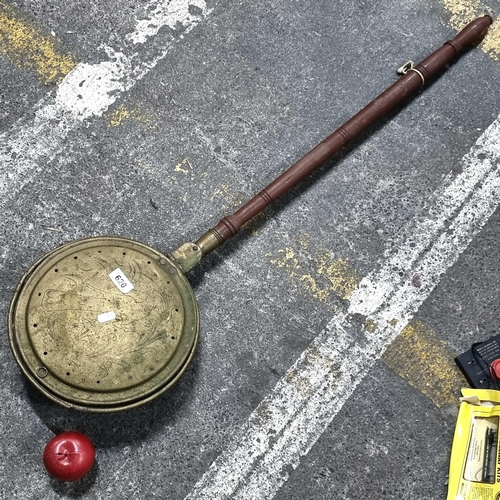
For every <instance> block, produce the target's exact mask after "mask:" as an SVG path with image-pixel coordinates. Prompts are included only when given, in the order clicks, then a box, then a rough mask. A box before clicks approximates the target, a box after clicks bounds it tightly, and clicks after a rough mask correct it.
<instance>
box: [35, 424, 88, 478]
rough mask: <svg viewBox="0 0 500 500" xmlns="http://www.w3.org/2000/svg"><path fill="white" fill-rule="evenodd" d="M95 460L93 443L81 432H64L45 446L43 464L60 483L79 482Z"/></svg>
mask: <svg viewBox="0 0 500 500" xmlns="http://www.w3.org/2000/svg"><path fill="white" fill-rule="evenodd" d="M94 460H95V450H94V445H93V444H92V441H90V439H89V438H88V437H87V436H85V435H84V434H82V433H81V432H76V431H69V432H63V433H62V434H59V435H57V436H55V437H53V438H52V439H51V440H50V441H49V442H48V443H47V445H46V446H45V450H44V452H43V464H44V465H45V468H46V469H47V472H48V473H49V474H50V475H51V476H52V477H53V478H55V479H58V480H59V481H77V480H78V479H81V478H82V477H83V476H85V474H87V473H88V472H89V471H90V469H91V468H92V465H93V464H94Z"/></svg>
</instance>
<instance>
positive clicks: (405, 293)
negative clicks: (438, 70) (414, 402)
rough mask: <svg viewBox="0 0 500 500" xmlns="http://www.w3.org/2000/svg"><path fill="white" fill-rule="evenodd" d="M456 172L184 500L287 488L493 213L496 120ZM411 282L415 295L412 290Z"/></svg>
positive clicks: (265, 494)
mask: <svg viewBox="0 0 500 500" xmlns="http://www.w3.org/2000/svg"><path fill="white" fill-rule="evenodd" d="M462 163H463V173H462V174H461V175H460V176H458V177H457V179H456V180H455V182H453V183H452V184H450V185H449V186H448V187H446V188H443V189H442V190H441V191H440V192H438V193H436V196H435V197H434V200H435V204H434V206H433V207H431V211H430V212H431V215H430V216H429V218H428V219H427V220H426V221H424V222H423V223H421V224H420V225H419V226H418V227H417V230H416V233H415V236H416V237H415V238H412V241H411V242H410V241H408V242H406V243H404V244H403V245H402V246H401V248H400V249H398V250H396V251H395V252H394V253H393V254H392V255H391V256H389V257H388V259H387V261H386V263H385V264H384V265H383V266H382V268H381V269H380V271H377V272H374V273H372V274H371V275H370V276H368V277H367V278H365V279H364V280H362V282H361V284H360V286H359V287H358V289H357V290H356V292H355V293H354V295H353V300H352V302H351V304H350V307H349V310H348V313H347V314H345V315H339V316H337V317H335V318H333V319H332V320H331V321H330V323H329V324H328V326H327V328H326V329H325V330H324V331H323V332H322V333H321V334H320V335H319V336H318V337H317V338H316V339H315V340H314V341H313V342H312V343H311V345H310V346H309V347H308V348H307V349H306V350H305V351H304V352H303V354H302V355H301V356H300V358H299V359H298V360H297V361H296V363H295V364H294V365H293V366H292V367H291V368H290V369H289V370H288V371H287V373H286V374H285V375H284V377H283V378H282V379H281V380H280V381H279V382H278V384H277V385H276V387H275V388H274V390H273V392H272V393H271V394H270V395H269V396H268V397H266V398H265V399H264V400H263V401H262V402H261V403H260V405H259V406H258V407H257V408H256V410H255V411H254V412H253V413H252V414H251V416H250V418H249V419H248V421H247V422H246V423H245V424H244V425H243V427H242V428H241V429H240V432H239V433H238V437H235V438H234V439H233V440H232V442H231V444H230V445H229V447H228V449H227V450H226V451H225V452H223V453H222V454H221V455H220V456H219V457H218V458H217V459H216V460H215V461H214V462H213V464H212V465H211V466H210V468H209V469H208V471H207V472H206V473H205V474H204V475H203V476H202V478H201V479H200V480H199V481H198V483H197V484H196V486H195V487H194V489H193V490H192V492H191V493H190V494H189V495H188V496H187V497H186V500H199V499H207V500H217V499H226V498H232V499H252V500H258V499H270V498H272V497H273V496H274V495H275V494H276V492H277V491H278V490H279V488H280V487H281V486H282V485H283V483H284V482H285V481H286V480H287V478H288V472H286V466H292V467H293V468H296V467H297V465H298V464H299V461H300V457H302V456H304V455H306V454H307V453H308V452H309V450H310V449H311V447H312V446H313V445H314V443H315V442H316V441H317V440H318V438H319V437H320V436H321V434H322V433H323V432H324V430H325V429H326V427H327V426H328V425H329V424H330V422H331V421H332V420H333V418H334V417H335V416H336V415H337V413H338V412H339V411H340V410H341V409H342V406H343V405H344V404H345V402H346V401H347V400H348V399H349V397H350V396H351V394H352V393H353V392H354V390H355V389H356V387H357V385H358V384H359V383H360V382H361V381H362V380H363V378H364V377H365V375H366V374H367V373H368V372H369V371H370V370H371V368H372V367H373V365H374V364H375V362H376V361H377V360H378V359H380V357H381V356H382V355H383V353H384V351H385V350H386V348H387V347H388V346H389V345H390V344H391V343H392V342H393V340H394V339H395V338H396V337H397V335H399V333H400V332H401V331H402V330H403V328H404V327H405V326H406V325H407V324H408V321H409V320H410V319H411V318H412V316H413V315H414V313H415V312H416V311H417V309H418V308H419V307H420V305H421V304H422V302H424V300H426V299H427V297H428V296H429V294H430V293H431V292H432V290H433V289H434V287H435V286H436V285H437V284H438V282H439V279H440V276H441V275H442V274H443V273H445V272H446V270H447V269H449V268H450V266H452V265H453V264H454V263H455V262H456V261H457V259H458V257H459V256H460V254H461V253H462V252H463V251H464V250H465V248H466V247H467V245H468V244H469V243H470V242H471V241H472V239H473V238H474V236H475V235H476V234H477V232H478V231H479V230H480V229H481V228H482V227H483V226H484V225H485V224H486V222H487V221H488V219H489V218H490V217H491V215H492V214H493V212H494V211H495V209H496V208H497V207H498V205H499V203H500V117H499V118H497V120H496V121H495V122H494V123H493V124H492V125H491V126H490V127H489V128H488V129H487V130H486V131H485V132H484V133H483V134H482V135H481V137H480V138H479V140H478V141H477V143H476V145H475V146H474V147H473V148H472V149H471V151H470V152H469V154H468V155H466V156H465V157H464V159H463V160H462ZM441 212H443V213H441ZM433 213H435V215H432V214H433ZM447 222H448V223H447ZM418 238H423V239H422V240H419V239H418ZM413 244H416V246H415V247H414V246H413ZM415 248H416V250H415ZM393 268H395V269H396V271H393ZM399 270H403V277H401V276H400V275H399ZM394 272H396V275H394ZM417 273H418V274H420V277H421V278H420V279H421V282H422V286H421V287H419V288H417V287H415V286H414V285H413V284H412V282H411V278H412V276H413V275H414V274H417ZM354 314H356V315H358V316H357V318H358V320H356V318H355V317H354V316H353V315H354ZM359 314H361V315H363V316H365V317H367V318H369V319H370V320H372V321H373V322H375V323H376V325H377V329H376V331H375V332H373V333H369V332H368V331H363V326H362V325H360V324H359Z"/></svg>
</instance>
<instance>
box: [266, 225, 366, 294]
mask: <svg viewBox="0 0 500 500" xmlns="http://www.w3.org/2000/svg"><path fill="white" fill-rule="evenodd" d="M309 240H310V237H309V235H307V234H306V235H301V236H300V237H299V239H298V243H299V245H300V247H302V248H298V249H294V248H292V247H286V248H281V249H279V250H277V251H276V252H274V253H269V254H267V256H268V257H269V258H270V259H269V260H270V262H271V264H274V265H275V266H276V267H278V268H280V269H283V270H284V271H285V272H286V273H287V274H288V276H289V278H290V279H291V280H292V281H293V282H295V283H296V284H298V285H300V286H301V288H302V290H303V291H304V293H305V294H307V295H309V296H310V297H312V298H313V299H316V300H319V301H320V302H325V301H326V300H327V299H328V298H329V297H330V296H331V295H332V294H333V295H335V296H337V297H340V298H342V299H348V298H349V297H350V295H351V294H352V292H353V291H354V290H355V289H356V287H357V286H358V284H359V282H360V281H361V276H359V274H358V273H357V272H356V271H355V270H354V269H352V267H351V266H350V265H349V262H348V260H346V259H344V258H341V257H337V258H332V256H331V253H330V252H329V251H327V250H325V249H324V248H321V247H316V248H314V249H313V250H312V252H311V251H310V250H309V246H310V244H309ZM302 250H306V251H307V253H308V256H307V258H301V255H300V254H301V251H302ZM311 253H312V255H311Z"/></svg>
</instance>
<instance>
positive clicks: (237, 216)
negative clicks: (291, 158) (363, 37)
mask: <svg viewBox="0 0 500 500" xmlns="http://www.w3.org/2000/svg"><path fill="white" fill-rule="evenodd" d="M491 23H492V19H491V17H489V16H483V17H480V18H478V19H476V20H475V21H472V22H471V23H469V24H468V25H467V26H466V27H465V28H464V29H463V30H462V31H460V33H458V35H457V36H456V37H455V38H454V39H453V40H449V41H447V42H446V43H445V44H444V45H443V46H442V47H440V48H439V49H438V50H436V51H435V52H433V53H432V54H430V55H429V56H428V57H426V58H425V59H424V60H423V61H422V62H420V63H419V64H418V65H417V66H415V67H414V68H412V69H409V70H408V71H407V72H406V74H404V75H403V76H402V77H401V78H399V80H398V81H396V82H395V83H393V84H392V85H391V86H390V87H389V88H387V89H386V90H385V91H384V92H382V93H381V94H380V95H379V96H378V97H376V98H375V99H374V100H373V101H372V102H370V104H368V105H367V106H365V107H364V108H363V109H362V110H361V111H359V112H358V113H357V114H356V115H354V116H353V117H352V118H351V119H349V120H348V121H347V122H346V123H344V125H342V126H341V127H340V128H338V129H337V130H336V131H335V132H333V133H332V134H331V135H330V136H328V137H327V138H326V139H325V140H324V141H323V142H321V143H320V144H318V145H317V146H316V147H315V148H313V149H312V150H311V151H309V153H307V154H306V155H305V156H304V157H302V158H301V159H300V160H299V161H298V162H297V163H295V164H294V165H292V166H291V167H290V168H288V170H286V171H285V172H283V173H282V174H281V175H280V176H279V177H277V178H276V179H275V180H274V181H272V182H271V183H270V184H269V185H268V186H267V187H266V188H264V189H263V190H262V191H261V192H260V193H258V194H257V195H256V196H254V197H253V198H252V199H251V200H249V201H248V202H247V203H245V204H244V205H243V206H242V207H241V208H239V209H238V210H237V211H236V212H235V213H234V214H232V215H228V216H226V217H224V218H223V219H222V220H221V221H220V222H219V223H218V224H217V225H216V226H215V227H214V228H212V229H210V230H209V231H208V232H207V233H206V234H205V235H203V236H202V237H201V238H200V239H199V240H198V241H197V242H196V244H198V245H199V246H200V248H201V251H202V253H203V255H206V254H207V253H209V252H210V251H212V250H214V249H215V248H217V247H218V246H220V245H221V244H222V243H223V242H224V241H226V240H228V239H229V238H231V237H232V236H234V235H235V234H236V233H238V231H239V230H240V229H241V227H242V226H243V225H244V224H245V223H246V222H248V221H249V220H250V219H252V218H253V217H254V216H255V215H257V214H258V213H259V212H261V211H262V210H264V209H265V208H266V207H267V206H268V205H269V204H270V203H272V202H273V201H275V200H276V199H278V198H279V197H280V196H281V195H282V194H284V193H286V192H287V191H288V190H290V189H291V188H292V187H294V186H295V185H296V184H297V183H298V182H299V181H301V180H302V179H304V178H305V177H307V176H308V175H310V174H311V173H312V172H313V171H314V170H316V169H317V168H318V167H319V166H320V165H322V164H323V163H324V162H325V161H326V160H328V159H329V158H331V157H332V156H333V155H334V154H335V153H337V152H338V151H340V150H341V149H342V148H343V147H344V146H345V145H346V144H348V143H349V142H351V141H352V140H353V139H355V138H356V137H358V136H359V135H360V134H361V133H362V132H364V131H365V130H366V129H367V128H368V127H370V126H371V125H373V124H374V123H375V122H376V121H377V120H379V119H380V118H381V117H382V116H384V115H386V114H387V113H388V112H389V111H391V110H392V109H394V108H395V107H396V106H397V105H398V104H400V103H401V102H402V101H404V100H405V99H406V98H407V97H408V96H410V95H411V94H412V93H413V92H415V91H416V90H417V89H418V88H419V87H421V86H422V85H423V84H424V83H426V82H427V81H429V80H430V79H431V78H433V77H434V76H436V74H437V73H439V72H440V71H441V70H442V69H443V68H444V67H445V66H446V65H447V64H449V63H450V62H451V61H452V60H453V59H454V58H455V57H456V56H457V55H458V54H459V53H460V52H461V51H462V50H463V49H464V48H465V47H467V46H469V45H471V44H473V43H475V42H479V41H480V40H481V38H482V37H483V36H484V34H485V33H486V31H487V29H488V26H489V25H490V24H491Z"/></svg>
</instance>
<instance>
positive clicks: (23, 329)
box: [9, 16, 492, 412]
mask: <svg viewBox="0 0 500 500" xmlns="http://www.w3.org/2000/svg"><path fill="white" fill-rule="evenodd" d="M491 22H492V20H491V18H490V17H489V16H484V17H481V18H479V19H476V20H475V21H473V22H471V23H470V24H469V25H468V26H467V27H465V28H464V29H463V30H462V31H461V32H460V33H459V34H458V35H457V36H456V37H455V38H454V39H453V40H450V41H448V42H446V43H445V44H444V45H443V47H441V48H439V49H438V50H436V51H435V52H433V53H432V54H431V55H429V56H428V57H427V58H426V59H424V60H423V61H422V62H421V63H420V64H418V65H417V66H413V63H411V62H410V63H407V64H406V65H404V66H403V67H402V68H400V71H399V72H400V73H401V74H402V76H401V77H400V78H399V79H398V80H397V81H396V82H395V83H394V84H393V85H391V86H390V87H389V88H388V89H386V90H385V91H384V92H383V93H382V94H380V95H379V96H378V97H377V98H375V99H374V100H373V101H372V102H371V103H370V104H368V105H367V106H366V107H365V108H363V110H361V111H360V112H359V113H357V114H356V115H355V116H354V117H352V118H351V119H350V120H348V121H347V122H346V123H345V124H344V125H343V126H342V127H340V128H339V129H337V130H336V131H335V132H334V133H333V134H331V135H330V136H329V137H327V138H326V139H325V140H324V141H323V142H321V143H320V144H319V145H318V146H316V147H315V148H314V149H312V150H311V151H310V152H309V153H307V154H306V155H305V156H304V157H303V158H302V159H301V160H299V161H298V162H297V163H295V164H294V165H292V166H291V167H290V168H289V169H288V170H287V171H285V172H284V173H283V174H281V175H280V176H279V177H278V178H277V179H276V180H275V181H273V182H272V183H271V184H270V185H269V186H268V187H267V188H265V189H264V190H263V191H261V192H260V193H259V194H257V195H256V196H255V197H254V198H252V199H251V200H250V201H249V202H247V203H246V204H245V205H243V206H242V207H241V208H240V209H239V210H237V211H236V212H235V213H234V214H233V215H230V216H228V217H225V218H224V219H222V220H221V221H220V222H219V223H218V224H217V226H215V227H214V228H213V229H210V230H209V231H208V232H207V233H206V234H204V235H203V236H202V237H201V238H200V239H198V241H196V242H195V243H185V244H184V245H182V246H181V247H180V248H178V249H177V250H175V251H174V252H172V253H171V254H169V255H163V254H162V253H160V252H159V251H157V250H155V249H153V248H151V247H149V246H146V245H144V244H142V243H138V242H136V241H131V240H128V239H125V238H118V237H96V238H86V239H82V240H78V241H74V242H70V243H66V244H65V245H63V246H61V247H59V248H56V249H55V250H53V251H51V252H49V253H48V254H46V255H44V256H43V257H42V258H41V259H40V260H38V262H36V263H35V264H34V265H33V266H32V267H31V268H30V269H29V270H28V271H27V272H26V273H25V275H24V276H23V277H22V279H21V281H20V283H19V285H18V286H17V288H16V291H15V294H14V297H13V299H12V303H11V306H10V310H9V341H10V345H11V348H12V351H13V353H14V356H15V359H16V361H17V362H18V364H19V365H20V367H21V369H22V370H23V372H24V373H25V375H26V376H27V377H28V379H29V380H31V382H32V383H33V384H34V385H35V386H36V387H37V388H38V389H39V390H41V391H42V392H43V393H44V394H45V395H46V396H48V397H49V398H50V399H51V400H52V401H55V402H57V403H59V404H61V405H63V406H65V407H68V408H75V409H78V410H85V411H92V412H112V411H118V410H125V409H128V408H132V407H136V406H139V405H141V404H143V403H145V402H147V401H150V400H152V399H154V398H156V397H157V396H159V395H160V394H162V393H163V392H164V391H166V390H167V389H168V388H169V387H171V386H172V385H173V384H174V383H175V382H176V381H177V380H178V379H179V377H180V376H181V375H182V373H183V372H184V371H185V370H186V368H187V366H188V364H189V362H190V361H191V359H192V357H193V354H194V350H195V346H196V343H197V340H198V334H199V312H198V305H197V303H196V298H195V296H194V294H193V291H192V289H191V286H190V285H189V282H188V280H187V279H186V277H185V273H187V272H188V271H189V270H190V269H191V268H192V267H193V266H194V265H195V264H196V263H198V262H199V260H200V259H201V258H202V257H203V256H205V255H207V254H208V253H210V252H211V251H212V250H214V249H216V248H217V247H219V246H220V245H221V244H222V243H223V242H224V241H226V240H227V239H229V238H230V237H232V236H234V235H235V234H236V233H237V232H238V231H239V229H240V228H241V227H242V225H243V224H245V222H247V221H248V220H250V219H251V218H252V217H254V216H255V215H256V214H258V213H259V212H261V211H262V210H263V209H264V208H265V207H266V206H267V205H269V204H270V203H271V202H272V201H274V200H276V199H277V198H278V197H279V196H281V195H282V194H283V193H285V192H286V191H288V190H289V189H290V188H292V187H293V186H295V184H297V182H299V181H300V180H301V179H303V178H304V177H306V176H307V175H309V174H310V173H311V172H312V171H313V170H315V169H316V168H317V167H318V166H320V165H321V164H322V163H324V162H325V161H326V160H327V159H329V158H330V157H331V156H332V155H333V154H334V153H336V152H337V151H339V150H340V149H341V148H342V147H344V146H345V145H346V144H347V143H348V142H349V141H351V140H352V139H354V138H355V137H357V136H358V135H359V134H360V133H361V132H363V131H364V130H366V129H367V128H368V127H369V126H370V125H372V124H373V123H374V122H375V121H376V120H377V119H379V118H380V117H381V116H383V115H385V114H387V112H388V111H390V110H392V109H393V108H394V107H395V106H397V105H398V104H399V103H400V102H401V101H403V100H404V99H405V98H407V97H408V96H409V95H410V94H412V93H413V92H415V91H416V90H417V89H418V88H419V87H421V86H422V85H423V84H424V83H425V82H426V81H428V80H429V79H430V78H432V77H433V76H435V75H436V74H437V73H438V72H439V71H441V70H442V68H443V67H444V66H445V65H446V64H448V63H449V62H451V61H452V59H453V58H454V57H455V56H457V55H458V53H459V52H461V51H462V50H463V49H464V48H465V47H466V46H468V45H470V44H472V43H475V42H478V41H479V40H480V39H481V38H482V36H483V35H484V33H485V32H486V30H487V28H488V26H489V25H490V24H491Z"/></svg>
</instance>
